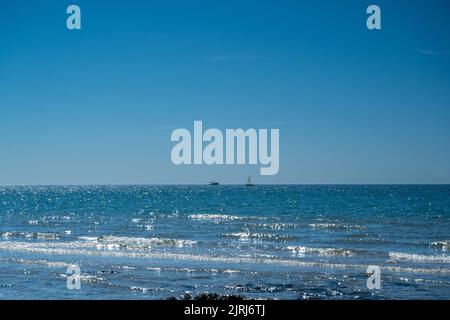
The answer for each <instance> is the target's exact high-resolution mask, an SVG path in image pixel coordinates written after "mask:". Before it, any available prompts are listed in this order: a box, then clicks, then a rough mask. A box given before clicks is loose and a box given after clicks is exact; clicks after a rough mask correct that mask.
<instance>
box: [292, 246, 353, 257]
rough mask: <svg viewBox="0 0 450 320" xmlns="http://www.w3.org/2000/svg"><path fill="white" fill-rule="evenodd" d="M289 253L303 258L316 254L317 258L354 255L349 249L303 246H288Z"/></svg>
mask: <svg viewBox="0 0 450 320" xmlns="http://www.w3.org/2000/svg"><path fill="white" fill-rule="evenodd" d="M286 249H287V250H289V251H291V252H292V253H293V254H294V255H296V256H303V255H305V254H307V253H308V254H317V255H319V256H327V257H332V256H341V257H352V256H354V255H355V253H354V252H353V251H352V250H349V249H340V248H338V249H335V248H311V247H303V246H289V247H287V248H286Z"/></svg>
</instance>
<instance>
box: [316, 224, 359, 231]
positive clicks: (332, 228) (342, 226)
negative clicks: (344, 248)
mask: <svg viewBox="0 0 450 320" xmlns="http://www.w3.org/2000/svg"><path fill="white" fill-rule="evenodd" d="M309 227H310V228H312V229H318V230H327V231H351V230H360V231H361V230H365V229H366V227H365V226H359V225H346V224H337V223H311V224H310V225H309Z"/></svg>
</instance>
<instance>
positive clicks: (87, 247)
mask: <svg viewBox="0 0 450 320" xmlns="http://www.w3.org/2000/svg"><path fill="white" fill-rule="evenodd" d="M0 250H8V251H15V252H28V253H38V254H49V255H81V256H102V257H120V258H125V257H126V258H145V259H173V260H184V261H197V262H198V261H200V262H213V263H230V264H249V265H255V264H272V265H279V266H289V267H311V268H324V269H355V270H360V272H366V269H367V265H363V264H343V263H326V262H320V261H319V262H314V261H302V260H299V259H276V258H250V257H224V256H209V255H204V254H203V255H202V254H189V253H169V252H148V251H147V252H146V251H121V250H117V251H105V250H98V249H97V248H96V245H95V243H94V242H90V241H73V242H45V243H35V242H13V241H0ZM186 270H187V269H186ZM382 270H387V271H391V272H399V273H404V272H407V273H423V274H444V275H450V269H445V268H434V269H432V268H407V267H391V266H384V267H382Z"/></svg>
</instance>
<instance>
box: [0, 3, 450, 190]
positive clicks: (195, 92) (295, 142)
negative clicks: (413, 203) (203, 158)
mask: <svg viewBox="0 0 450 320" xmlns="http://www.w3.org/2000/svg"><path fill="white" fill-rule="evenodd" d="M70 4H77V5H79V6H80V7H81V10H82V30H81V31H69V30H67V28H66V26H65V21H66V17H67V15H66V13H65V11H66V8H67V6H68V5H70ZM370 4H378V5H379V6H380V7H381V10H382V30H381V31H369V30H367V28H366V26H365V21H366V17H367V15H366V14H365V11H366V8H367V6H368V5H370ZM449 13H450V4H449V2H448V1H446V0H442V1H436V0H434V1H421V0H420V1H411V0H409V1H406V0H405V1H376V2H372V1H338V0H336V1H264V0H258V1H256V0H255V1H246V0H242V1H231V0H226V1H185V0H183V1H181V0H180V1H167V0H165V1H138V0H128V1H92V0H74V1H71V2H69V1H63V0H46V1H20V0H19V1H1V2H0V137H1V138H0V184H110V183H118V184H122V183H144V184H146V183H148V184H156V183H205V182H208V181H209V180H211V179H217V180H219V181H221V182H222V183H243V182H245V180H246V177H247V176H248V175H252V176H253V178H254V180H255V181H256V182H257V183H450V18H449V17H448V15H449ZM194 120H202V121H203V123H204V126H206V127H214V128H220V129H225V128H238V127H242V128H249V127H251V128H279V129H280V145H281V146H280V148H281V151H280V152H281V154H280V171H279V173H278V175H276V176H271V177H262V176H259V166H212V167H208V166H200V167H194V166H190V167H189V166H180V167H177V166H174V165H173V164H172V162H171V160H170V150H171V148H172V146H173V143H171V142H170V134H171V132H172V130H174V129H176V128H180V127H185V128H188V129H191V128H192V126H193V121H194Z"/></svg>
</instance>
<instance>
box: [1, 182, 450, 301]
mask: <svg viewBox="0 0 450 320" xmlns="http://www.w3.org/2000/svg"><path fill="white" fill-rule="evenodd" d="M449 245H450V186H448V185H423V186H422V185H399V186H395V185H311V186H309V185H276V186H275V185H272V186H271V185H267V186H254V187H245V186H222V185H220V186H207V185H206V186H0V299H168V298H171V297H175V298H177V299H181V298H183V297H195V296H196V295H200V294H202V293H217V294H219V295H239V296H242V297H245V298H253V299H450V255H449ZM73 264H76V265H78V266H79V268H80V271H81V288H80V289H79V290H70V289H68V288H67V277H68V274H67V272H66V271H67V268H68V266H70V265H73ZM368 266H378V267H379V268H380V279H381V288H380V289H369V288H368V286H367V279H368V276H369V275H368V273H367V267H368Z"/></svg>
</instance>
